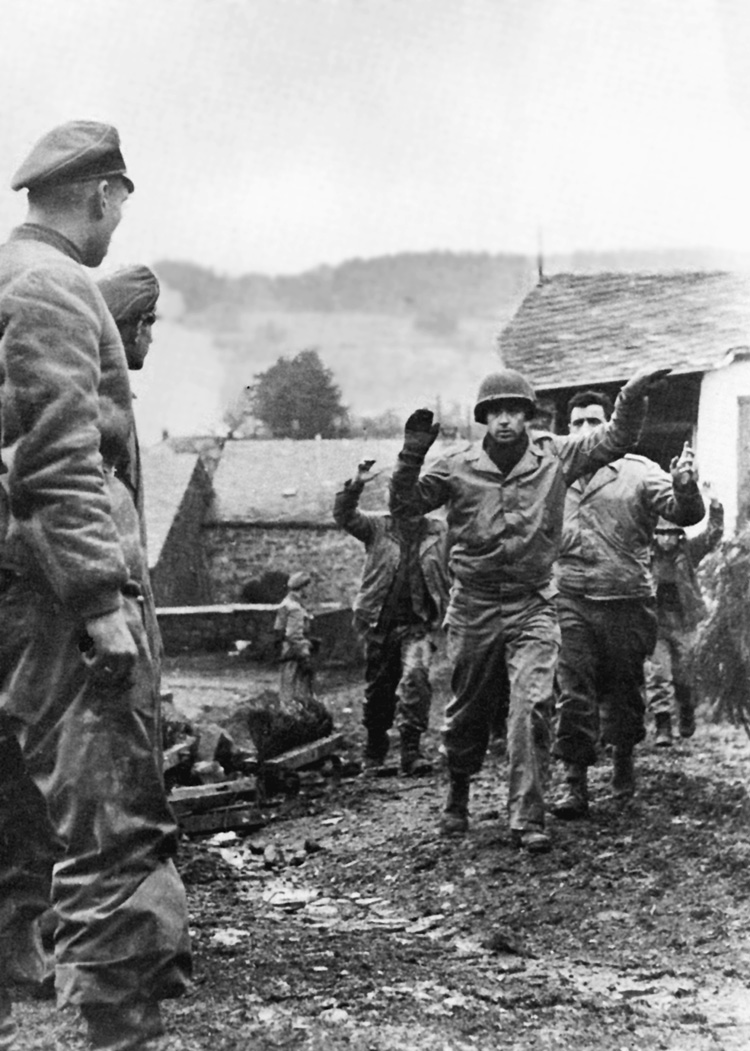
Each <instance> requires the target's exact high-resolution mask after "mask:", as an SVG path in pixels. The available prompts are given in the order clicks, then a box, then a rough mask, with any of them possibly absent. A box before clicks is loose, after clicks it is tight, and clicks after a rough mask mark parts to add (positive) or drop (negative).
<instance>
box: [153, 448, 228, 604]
mask: <svg viewBox="0 0 750 1051" xmlns="http://www.w3.org/2000/svg"><path fill="white" fill-rule="evenodd" d="M141 469H142V473H143V488H144V507H145V514H146V528H147V532H148V564H149V569H150V572H151V582H152V585H153V589H154V597H155V599H156V604H157V606H201V605H206V604H208V603H210V602H212V601H213V599H212V595H213V587H212V584H211V579H210V576H209V572H208V565H207V563H206V558H205V552H204V544H203V529H204V525H205V522H206V518H207V516H208V513H209V511H210V508H211V498H212V490H211V482H210V480H209V476H208V472H207V471H206V468H205V465H204V462H203V460H202V458H201V457H200V456H199V455H197V454H196V453H176V452H174V450H173V449H172V448H171V446H170V445H169V444H168V443H166V442H162V443H161V444H159V445H155V446H152V447H151V448H149V449H144V450H142V452H141Z"/></svg>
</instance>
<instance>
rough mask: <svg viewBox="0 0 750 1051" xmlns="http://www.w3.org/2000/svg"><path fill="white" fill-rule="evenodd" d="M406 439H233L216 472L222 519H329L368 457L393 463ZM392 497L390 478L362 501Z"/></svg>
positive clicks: (315, 521)
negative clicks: (341, 492) (338, 498)
mask: <svg viewBox="0 0 750 1051" xmlns="http://www.w3.org/2000/svg"><path fill="white" fill-rule="evenodd" d="M401 445H402V442H401V440H400V439H396V438H392V439H381V440H378V441H367V442H365V441H362V440H357V439H352V440H346V439H344V440H341V439H327V438H322V439H313V440H310V441H306V440H300V441H292V440H291V439H290V440H288V441H271V440H268V441H263V440H255V439H246V440H238V441H228V442H227V443H226V444H225V446H224V452H223V453H222V457H221V460H220V462H219V466H218V467H217V469H216V473H215V474H214V477H213V486H214V495H215V503H214V513H213V515H212V518H213V520H214V521H216V522H255V523H262V522H305V523H311V524H329V523H331V521H332V517H331V515H332V509H333V498H334V495H335V493H336V491H337V490H338V489H339V488H340V486H341V485H342V484H343V482H344V481H346V479H347V478H351V476H352V475H353V474H354V473H355V471H356V469H357V464H358V463H359V461H360V460H362V459H364V458H365V457H367V458H368V459H371V460H375V461H376V467H375V469H376V470H377V469H378V468H381V469H382V468H386V469H390V468H392V467H393V465H394V464H395V462H396V457H397V455H398V453H399V450H400V448H401ZM373 500H374V504H375V506H377V505H378V504H382V503H383V501H385V500H387V493H386V489H385V483H384V481H383V482H378V483H377V484H376V483H373V484H372V485H368V486H367V488H366V490H365V493H364V494H363V501H362V505H363V506H364V507H367V506H368V504H369V503H372V502H373Z"/></svg>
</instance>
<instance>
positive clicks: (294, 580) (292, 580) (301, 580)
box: [286, 571, 312, 591]
mask: <svg viewBox="0 0 750 1051" xmlns="http://www.w3.org/2000/svg"><path fill="white" fill-rule="evenodd" d="M311 580H312V577H311V576H310V574H309V573H305V572H302V571H300V572H299V573H292V575H291V576H290V577H289V580H288V582H287V585H286V586H287V587H288V588H289V590H290V591H299V589H300V588H303V587H304V586H305V585H306V584H309V583H310V581H311Z"/></svg>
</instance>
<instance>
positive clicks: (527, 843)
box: [510, 825, 552, 854]
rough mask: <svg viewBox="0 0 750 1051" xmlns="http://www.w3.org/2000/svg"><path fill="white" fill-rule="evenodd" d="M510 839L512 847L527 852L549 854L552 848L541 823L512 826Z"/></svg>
mask: <svg viewBox="0 0 750 1051" xmlns="http://www.w3.org/2000/svg"><path fill="white" fill-rule="evenodd" d="M510 841H511V843H512V844H513V846H514V847H517V848H519V849H522V850H525V851H526V853H527V854H549V852H550V850H552V840H551V839H550V837H549V836H548V835H547V833H546V832H545V831H544V828H543V827H542V826H541V825H536V826H534V827H533V828H512V829H511V830H510Z"/></svg>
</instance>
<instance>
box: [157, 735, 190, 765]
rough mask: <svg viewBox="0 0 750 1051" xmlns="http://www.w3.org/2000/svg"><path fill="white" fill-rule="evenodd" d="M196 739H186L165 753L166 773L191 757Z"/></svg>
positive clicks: (167, 749)
mask: <svg viewBox="0 0 750 1051" xmlns="http://www.w3.org/2000/svg"><path fill="white" fill-rule="evenodd" d="M195 740H196V739H195V737H186V738H185V740H184V741H178V742H177V744H173V745H172V747H171V748H166V749H165V751H164V772H165V773H166V772H167V770H172V769H174V767H175V766H179V764H180V763H181V762H182V761H183V760H185V759H188V758H189V757H190V750H191V748H192V747H193V745H194V744H195Z"/></svg>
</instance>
